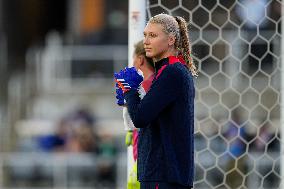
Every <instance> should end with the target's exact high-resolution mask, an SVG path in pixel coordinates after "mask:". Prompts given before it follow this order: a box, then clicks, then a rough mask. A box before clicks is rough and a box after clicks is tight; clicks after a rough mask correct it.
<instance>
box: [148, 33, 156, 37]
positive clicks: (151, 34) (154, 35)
mask: <svg viewBox="0 0 284 189" xmlns="http://www.w3.org/2000/svg"><path fill="white" fill-rule="evenodd" d="M149 36H150V37H157V35H156V34H154V33H150V34H149Z"/></svg>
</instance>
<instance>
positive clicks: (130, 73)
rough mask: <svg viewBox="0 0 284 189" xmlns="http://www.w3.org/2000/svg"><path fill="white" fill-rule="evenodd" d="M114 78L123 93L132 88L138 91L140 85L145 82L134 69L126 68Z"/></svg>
mask: <svg viewBox="0 0 284 189" xmlns="http://www.w3.org/2000/svg"><path fill="white" fill-rule="evenodd" d="M114 78H115V81H116V83H117V84H118V87H119V88H121V89H122V91H123V93H124V92H126V91H128V90H130V89H131V88H133V89H136V90H137V88H138V87H139V85H140V83H141V82H142V81H143V77H142V76H141V75H139V74H138V72H137V71H136V69H135V68H134V67H131V68H125V69H124V70H121V71H120V72H119V73H115V74H114Z"/></svg>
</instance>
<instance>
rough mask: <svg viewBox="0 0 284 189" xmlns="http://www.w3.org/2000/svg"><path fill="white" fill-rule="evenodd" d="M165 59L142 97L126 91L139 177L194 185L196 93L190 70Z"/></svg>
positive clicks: (134, 92) (144, 179)
mask: <svg viewBox="0 0 284 189" xmlns="http://www.w3.org/2000/svg"><path fill="white" fill-rule="evenodd" d="M169 60H170V58H164V59H162V60H160V61H158V62H156V63H155V68H156V78H155V79H154V80H153V84H152V86H151V88H150V90H149V91H148V93H147V94H146V96H145V97H144V98H143V99H142V100H140V98H139V95H138V93H137V91H136V90H133V89H131V90H130V91H128V92H126V93H125V99H126V102H127V107H128V111H129V114H130V117H131V119H132V121H133V123H134V125H135V127H137V128H141V129H140V131H139V141H138V180H139V181H140V182H145V181H146V182H150V181H151V182H174V183H179V184H182V185H185V186H193V180H194V159H193V158H194V157H193V156H194V154H193V153H194V141H193V139H194V96H195V89H194V83H193V78H192V75H191V73H190V71H189V70H188V69H187V68H186V66H185V65H184V64H181V63H174V64H172V62H169Z"/></svg>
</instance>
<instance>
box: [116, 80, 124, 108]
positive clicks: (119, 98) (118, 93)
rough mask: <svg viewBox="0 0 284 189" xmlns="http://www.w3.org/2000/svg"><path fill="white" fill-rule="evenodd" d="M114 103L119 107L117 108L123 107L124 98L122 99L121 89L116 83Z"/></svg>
mask: <svg viewBox="0 0 284 189" xmlns="http://www.w3.org/2000/svg"><path fill="white" fill-rule="evenodd" d="M115 91H116V96H115V97H116V99H117V101H116V103H117V104H118V105H119V106H123V105H125V100H124V97H123V91H122V89H121V88H119V87H118V84H117V83H116V90H115Z"/></svg>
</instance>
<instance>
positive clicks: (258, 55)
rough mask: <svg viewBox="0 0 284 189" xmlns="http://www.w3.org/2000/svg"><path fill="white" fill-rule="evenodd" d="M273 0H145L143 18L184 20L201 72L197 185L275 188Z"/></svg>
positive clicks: (276, 15)
mask: <svg viewBox="0 0 284 189" xmlns="http://www.w3.org/2000/svg"><path fill="white" fill-rule="evenodd" d="M282 6H283V4H282V2H281V1H278V0H148V1H147V16H148V18H149V17H151V16H153V15H156V14H159V13H168V14H171V15H174V16H176V15H179V16H182V17H183V18H185V19H186V21H188V23H189V29H190V31H189V36H190V40H191V45H192V53H193V57H194V60H195V64H196V65H197V66H198V70H199V76H198V78H197V79H196V80H195V82H196V101H195V115H196V116H195V182H194V188H196V189H198V188H214V189H215V188H216V189H221V188H228V189H231V188H247V189H252V188H280V187H281V186H280V185H281V179H283V177H282V176H281V165H282V163H283V162H282V161H281V158H283V157H282V156H283V154H282V153H281V129H282V128H281V126H280V125H281V120H280V118H281V108H280V107H281V105H280V103H281V101H280V97H281V93H280V90H281V64H280V63H281V41H282V35H281V26H282V25H281V22H282V16H281V8H282Z"/></svg>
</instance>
